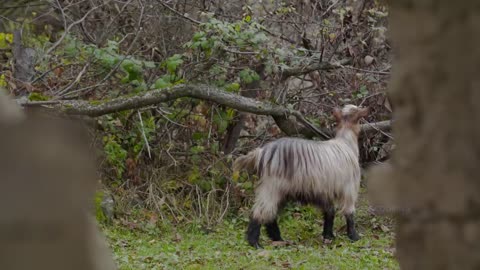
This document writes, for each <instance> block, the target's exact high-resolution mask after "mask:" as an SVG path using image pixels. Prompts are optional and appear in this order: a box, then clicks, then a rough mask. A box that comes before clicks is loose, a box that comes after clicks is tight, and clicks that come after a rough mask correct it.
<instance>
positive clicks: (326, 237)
mask: <svg viewBox="0 0 480 270" xmlns="http://www.w3.org/2000/svg"><path fill="white" fill-rule="evenodd" d="M322 236H323V239H326V240H334V239H335V235H333V233H331V234H330V233H329V234H323V235H322Z"/></svg>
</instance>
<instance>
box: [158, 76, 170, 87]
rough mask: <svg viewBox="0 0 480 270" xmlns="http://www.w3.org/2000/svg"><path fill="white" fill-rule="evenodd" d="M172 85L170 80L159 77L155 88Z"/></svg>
mask: <svg viewBox="0 0 480 270" xmlns="http://www.w3.org/2000/svg"><path fill="white" fill-rule="evenodd" d="M170 86H172V84H171V83H170V82H167V81H165V79H164V78H159V79H157V80H156V81H155V89H163V88H167V87H170Z"/></svg>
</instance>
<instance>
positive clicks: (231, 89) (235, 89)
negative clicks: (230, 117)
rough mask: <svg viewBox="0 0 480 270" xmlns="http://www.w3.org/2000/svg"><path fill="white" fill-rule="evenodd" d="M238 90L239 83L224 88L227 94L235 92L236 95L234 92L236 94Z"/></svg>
mask: <svg viewBox="0 0 480 270" xmlns="http://www.w3.org/2000/svg"><path fill="white" fill-rule="evenodd" d="M239 89H240V84H239V83H231V84H229V85H227V86H226V87H225V90H226V91H227V92H235V93H236V92H238V90H239Z"/></svg>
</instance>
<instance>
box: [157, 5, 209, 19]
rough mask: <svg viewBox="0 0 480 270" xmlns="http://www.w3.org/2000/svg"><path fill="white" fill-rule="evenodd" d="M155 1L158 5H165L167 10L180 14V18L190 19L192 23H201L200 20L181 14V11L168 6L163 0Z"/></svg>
mask: <svg viewBox="0 0 480 270" xmlns="http://www.w3.org/2000/svg"><path fill="white" fill-rule="evenodd" d="M157 2H159V3H160V5H162V6H164V7H166V8H167V9H168V10H170V11H171V12H173V13H175V14H177V15H178V16H180V17H181V18H183V19H185V20H188V21H190V22H192V23H194V24H201V23H202V22H200V21H197V20H195V19H192V18H190V17H187V16H185V15H183V14H182V13H180V12H179V11H177V10H175V9H174V8H172V7H170V6H169V5H167V4H166V3H164V2H163V1H161V0H157Z"/></svg>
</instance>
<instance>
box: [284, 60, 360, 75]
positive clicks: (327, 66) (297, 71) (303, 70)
mask: <svg viewBox="0 0 480 270" xmlns="http://www.w3.org/2000/svg"><path fill="white" fill-rule="evenodd" d="M351 61H352V59H348V58H347V59H343V60H340V61H339V63H338V64H333V63H330V62H319V63H314V64H311V65H306V66H303V67H297V68H289V69H286V70H284V71H283V72H282V79H284V80H285V79H287V78H288V77H291V76H298V75H303V74H307V73H310V72H313V71H317V70H331V69H337V68H341V67H342V66H343V65H346V64H349V63H350V62H351Z"/></svg>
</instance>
